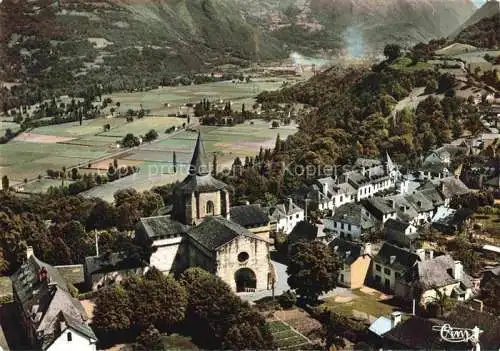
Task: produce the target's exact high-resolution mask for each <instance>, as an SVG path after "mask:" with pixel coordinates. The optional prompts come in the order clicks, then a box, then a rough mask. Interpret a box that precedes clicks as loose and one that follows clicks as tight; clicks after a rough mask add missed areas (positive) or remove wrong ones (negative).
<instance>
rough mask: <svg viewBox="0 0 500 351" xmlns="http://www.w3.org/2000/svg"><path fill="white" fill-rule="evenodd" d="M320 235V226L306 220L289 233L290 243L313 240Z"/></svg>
mask: <svg viewBox="0 0 500 351" xmlns="http://www.w3.org/2000/svg"><path fill="white" fill-rule="evenodd" d="M317 236H318V227H316V226H315V225H314V224H311V223H309V222H306V221H300V222H299V223H297V225H296V226H295V227H294V228H293V229H292V231H291V232H290V234H288V238H287V240H288V244H289V245H290V244H295V243H297V242H299V241H301V240H303V241H313V240H315V239H316V238H317Z"/></svg>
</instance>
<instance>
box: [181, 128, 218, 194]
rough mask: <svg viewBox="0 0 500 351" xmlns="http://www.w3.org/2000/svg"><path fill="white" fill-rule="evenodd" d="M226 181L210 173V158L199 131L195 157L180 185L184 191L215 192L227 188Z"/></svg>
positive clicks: (194, 152)
mask: <svg viewBox="0 0 500 351" xmlns="http://www.w3.org/2000/svg"><path fill="white" fill-rule="evenodd" d="M226 187H227V185H226V183H223V182H221V181H219V180H217V179H215V178H214V177H212V175H211V174H210V169H209V167H208V158H207V155H206V153H205V147H204V146H203V141H202V139H201V133H200V132H199V133H198V138H197V139H196V145H195V147H194V151H193V158H192V159H191V165H190V169H189V174H188V176H187V177H186V178H185V179H184V180H183V181H182V183H181V184H180V186H179V189H181V190H182V191H183V192H184V193H188V194H189V193H193V192H201V193H203V192H213V191H219V190H222V189H224V188H226Z"/></svg>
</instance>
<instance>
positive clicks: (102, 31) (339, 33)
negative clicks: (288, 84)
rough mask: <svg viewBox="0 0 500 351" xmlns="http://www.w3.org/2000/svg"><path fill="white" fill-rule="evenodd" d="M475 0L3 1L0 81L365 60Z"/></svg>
mask: <svg viewBox="0 0 500 351" xmlns="http://www.w3.org/2000/svg"><path fill="white" fill-rule="evenodd" d="M473 11H474V5H473V3H472V1H471V0H141V1H137V0H92V1H91V0H3V1H2V2H1V3H0V80H2V81H13V80H14V81H24V82H26V81H28V82H31V83H33V84H34V85H35V86H36V87H40V88H43V89H59V88H62V87H70V88H74V87H79V86H84V85H86V84H88V83H89V82H94V81H100V82H103V81H105V82H108V83H109V84H111V85H113V86H115V87H117V88H118V89H123V88H125V87H129V86H131V87H137V86H150V85H152V84H160V83H161V82H164V81H165V80H166V79H169V78H171V77H172V76H175V75H177V74H178V73H181V72H183V73H185V72H190V71H192V72H199V71H202V70H209V69H211V68H212V67H214V66H217V65H223V64H235V65H247V64H249V63H250V62H255V61H262V60H273V59H282V58H286V57H288V56H289V54H290V53H291V52H293V51H298V52H300V53H302V54H308V55H309V56H316V57H317V56H322V57H331V56H334V55H338V54H348V55H351V56H361V55H364V54H369V53H373V52H380V49H381V48H382V47H383V46H384V45H385V44H386V43H388V42H398V43H401V44H403V45H411V44H414V43H416V42H419V41H428V40H430V39H432V38H436V37H442V36H445V35H448V34H449V33H450V32H451V31H453V30H454V29H455V28H457V27H458V26H460V24H461V23H462V22H463V21H465V19H466V18H468V17H469V16H470V15H471V14H472V13H473Z"/></svg>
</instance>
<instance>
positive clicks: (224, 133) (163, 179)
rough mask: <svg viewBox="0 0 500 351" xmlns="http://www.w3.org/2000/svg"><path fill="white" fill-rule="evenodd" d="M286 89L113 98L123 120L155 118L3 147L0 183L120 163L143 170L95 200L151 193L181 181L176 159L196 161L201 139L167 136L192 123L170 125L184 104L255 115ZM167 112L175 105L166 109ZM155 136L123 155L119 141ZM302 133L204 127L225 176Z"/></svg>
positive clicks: (43, 131) (32, 134) (33, 134)
mask: <svg viewBox="0 0 500 351" xmlns="http://www.w3.org/2000/svg"><path fill="white" fill-rule="evenodd" d="M282 83H283V79H281V78H278V79H275V78H273V79H268V80H265V79H255V80H254V81H252V82H250V83H238V84H234V83H232V82H217V83H209V84H203V85H192V86H179V87H162V88H159V89H155V90H152V91H148V92H137V93H117V94H112V95H109V97H110V98H111V99H112V100H113V105H114V106H116V102H120V107H119V108H116V109H117V112H119V113H121V114H124V113H125V112H126V111H127V110H128V109H130V108H131V109H135V110H137V109H139V108H141V106H142V108H144V109H146V110H150V112H149V115H148V116H146V117H144V118H143V119H137V118H136V119H134V121H133V122H131V123H127V122H126V121H125V119H124V118H118V117H109V116H108V117H107V118H104V117H103V118H97V119H93V120H86V121H83V124H82V125H81V126H80V124H79V123H78V122H70V123H64V124H59V125H51V126H44V127H39V128H35V129H33V130H30V131H28V132H26V133H22V134H21V135H19V136H18V137H17V138H16V139H14V140H12V141H10V142H9V143H7V144H3V145H0V176H3V175H4V174H5V175H7V176H8V177H9V179H10V180H11V183H16V182H22V181H23V179H25V178H28V179H35V178H36V177H37V176H38V175H45V174H46V170H47V169H61V168H62V167H63V166H64V167H66V168H67V169H70V168H71V167H74V166H80V167H83V168H82V169H81V172H82V173H84V172H94V171H96V170H97V169H104V168H105V167H106V165H108V164H109V163H110V162H113V159H114V158H117V159H118V160H119V163H120V164H122V165H129V164H130V165H135V166H138V167H140V171H139V172H138V173H137V174H136V175H134V177H126V178H124V179H121V180H119V181H115V182H113V183H109V184H107V185H104V186H101V187H97V188H95V189H92V190H91V191H90V192H89V196H100V197H103V198H106V199H112V195H113V193H114V192H115V191H116V190H117V189H120V188H125V187H134V188H136V189H137V190H146V189H149V188H150V187H152V186H155V185H161V184H165V183H168V182H172V181H175V180H178V179H182V178H183V177H184V175H183V174H171V173H172V167H171V165H172V159H173V153H174V152H175V153H176V158H177V162H178V164H180V165H181V164H187V163H188V162H189V161H190V159H191V153H192V150H193V146H194V141H195V138H196V133H193V132H189V131H181V132H176V133H173V134H165V133H164V131H165V130H166V129H167V128H169V127H171V126H181V125H182V124H183V123H185V122H187V120H186V119H181V118H176V117H167V114H168V113H173V112H176V111H178V109H179V107H181V108H184V109H185V107H184V104H185V103H188V102H190V103H196V102H199V101H200V100H201V99H203V98H209V99H212V100H213V99H223V100H225V99H230V100H231V101H232V102H233V108H234V109H235V110H238V109H240V108H241V104H242V103H245V104H246V106H247V109H249V110H250V109H251V108H252V107H251V106H252V105H253V103H254V96H255V95H257V94H258V93H259V92H261V91H263V90H275V89H278V88H279V87H280V86H281V85H282ZM105 97H108V96H105ZM103 98H104V97H103ZM166 104H170V105H169V106H168V107H166ZM117 112H115V116H116V114H117ZM11 124H12V123H7V122H2V123H1V127H0V133H2V132H4V130H5V129H6V128H4V127H5V126H7V125H8V126H11ZM105 124H110V127H111V129H110V131H108V132H104V131H103V126H104V125H105ZM12 127H13V125H12ZM12 129H13V130H14V128H12ZM151 129H155V130H156V131H157V132H158V134H159V139H158V140H157V141H155V142H153V143H150V144H143V145H141V146H140V147H138V148H134V149H132V150H120V149H118V148H117V146H116V143H117V141H119V140H120V139H121V138H123V136H125V135H126V134H127V133H133V134H135V135H137V136H139V135H144V134H146V133H147V132H148V131H149V130H151ZM295 131H296V126H283V127H280V128H278V129H271V128H270V123H267V122H264V121H260V120H257V121H254V122H253V124H250V123H249V122H247V123H245V124H243V125H237V126H234V127H209V126H206V127H205V126H203V127H202V133H203V137H204V140H205V148H206V151H207V153H208V154H209V157H210V158H211V157H212V155H213V154H214V153H216V154H217V156H218V165H219V168H220V169H221V170H222V169H223V168H224V167H229V166H230V165H231V164H232V162H233V160H234V158H235V157H236V156H239V157H240V158H244V157H245V156H254V155H255V154H257V153H258V151H259V148H260V147H261V146H262V147H264V148H271V147H273V146H274V142H275V140H276V136H277V134H278V133H279V134H280V136H281V137H282V138H286V137H287V136H288V135H290V134H293V133H295ZM88 164H90V165H91V168H90V169H86V168H87V166H88ZM155 172H156V173H155ZM32 187H34V188H35V189H33V191H35V192H38V191H39V189H42V190H43V189H45V188H46V186H45V184H44V183H42V184H37V185H33V186H32ZM28 189H30V187H29V186H28Z"/></svg>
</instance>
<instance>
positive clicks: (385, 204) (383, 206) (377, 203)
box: [363, 197, 396, 214]
mask: <svg viewBox="0 0 500 351" xmlns="http://www.w3.org/2000/svg"><path fill="white" fill-rule="evenodd" d="M363 202H364V203H367V204H368V205H369V206H370V207H372V208H373V209H375V210H376V211H377V212H379V213H380V214H390V213H394V212H396V209H395V208H393V207H392V206H391V205H390V204H389V201H387V200H386V199H384V198H382V197H372V198H369V199H364V200H363Z"/></svg>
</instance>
